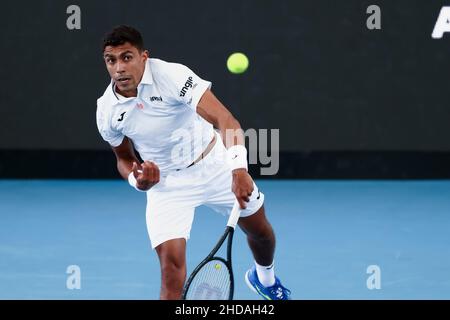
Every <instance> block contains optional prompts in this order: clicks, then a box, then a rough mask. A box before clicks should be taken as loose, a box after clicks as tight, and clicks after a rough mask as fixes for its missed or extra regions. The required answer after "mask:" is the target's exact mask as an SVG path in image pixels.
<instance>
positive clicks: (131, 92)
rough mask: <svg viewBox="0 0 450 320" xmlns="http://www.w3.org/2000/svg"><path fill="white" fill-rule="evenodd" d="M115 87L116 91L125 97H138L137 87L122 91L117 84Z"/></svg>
mask: <svg viewBox="0 0 450 320" xmlns="http://www.w3.org/2000/svg"><path fill="white" fill-rule="evenodd" d="M114 87H115V89H114V90H115V91H116V92H117V93H118V94H120V95H121V96H123V97H125V98H131V97H137V88H136V89H134V90H128V91H121V90H119V88H118V87H117V86H114Z"/></svg>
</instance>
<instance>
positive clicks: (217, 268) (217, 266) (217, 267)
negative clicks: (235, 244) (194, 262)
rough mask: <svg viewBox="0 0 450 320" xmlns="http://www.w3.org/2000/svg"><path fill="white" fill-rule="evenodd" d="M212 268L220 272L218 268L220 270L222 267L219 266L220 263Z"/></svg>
mask: <svg viewBox="0 0 450 320" xmlns="http://www.w3.org/2000/svg"><path fill="white" fill-rule="evenodd" d="M214 268H216V270H220V268H222V266H221V265H220V263H216V265H215V266H214Z"/></svg>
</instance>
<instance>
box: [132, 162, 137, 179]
mask: <svg viewBox="0 0 450 320" xmlns="http://www.w3.org/2000/svg"><path fill="white" fill-rule="evenodd" d="M131 170H133V175H134V177H135V178H137V177H138V176H139V172H138V166H137V164H136V162H133V167H132V168H131Z"/></svg>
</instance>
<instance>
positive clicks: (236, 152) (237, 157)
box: [227, 144, 248, 170]
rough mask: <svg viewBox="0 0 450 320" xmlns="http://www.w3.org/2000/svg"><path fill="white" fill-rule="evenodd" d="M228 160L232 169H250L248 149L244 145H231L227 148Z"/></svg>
mask: <svg viewBox="0 0 450 320" xmlns="http://www.w3.org/2000/svg"><path fill="white" fill-rule="evenodd" d="M227 161H228V164H229V165H230V167H231V170H234V169H240V168H243V169H245V170H248V165H247V149H246V148H245V146H243V145H240V144H239V145H235V146H231V147H229V148H228V150H227Z"/></svg>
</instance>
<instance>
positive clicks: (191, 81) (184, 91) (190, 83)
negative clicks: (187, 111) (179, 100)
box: [180, 77, 194, 97]
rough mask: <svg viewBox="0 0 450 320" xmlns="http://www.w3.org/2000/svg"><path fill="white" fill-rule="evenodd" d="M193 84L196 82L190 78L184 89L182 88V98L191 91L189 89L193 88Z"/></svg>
mask: <svg viewBox="0 0 450 320" xmlns="http://www.w3.org/2000/svg"><path fill="white" fill-rule="evenodd" d="M193 83H194V81H193V80H192V77H189V78H188V79H187V81H186V83H185V84H184V87H183V88H181V92H180V97H184V95H185V94H186V92H187V91H188V90H189V88H192V84H193Z"/></svg>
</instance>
